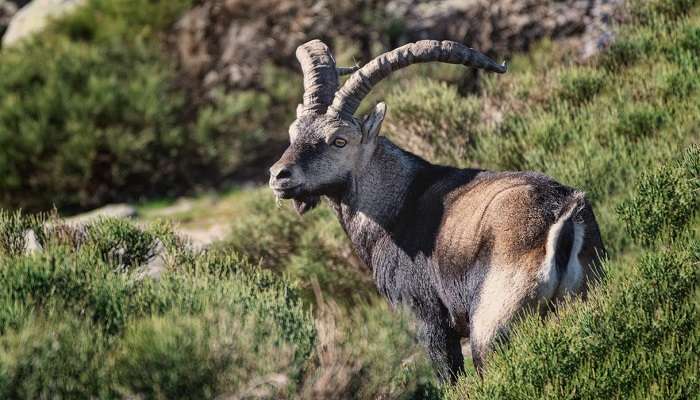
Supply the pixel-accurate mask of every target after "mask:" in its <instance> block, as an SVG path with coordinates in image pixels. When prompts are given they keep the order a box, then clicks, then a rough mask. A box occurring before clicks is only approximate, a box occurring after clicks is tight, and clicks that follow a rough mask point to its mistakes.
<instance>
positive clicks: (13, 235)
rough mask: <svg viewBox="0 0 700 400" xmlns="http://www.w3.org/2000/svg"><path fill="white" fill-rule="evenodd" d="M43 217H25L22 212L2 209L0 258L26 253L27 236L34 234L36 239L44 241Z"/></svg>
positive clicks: (0, 216) (0, 218) (0, 212)
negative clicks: (30, 232)
mask: <svg viewBox="0 0 700 400" xmlns="http://www.w3.org/2000/svg"><path fill="white" fill-rule="evenodd" d="M44 220H45V218H44V217H43V216H25V215H23V214H22V212H21V211H15V212H10V211H6V210H3V209H0V257H2V256H12V255H19V254H21V253H22V252H24V250H25V248H26V246H27V243H26V239H27V238H26V234H27V232H28V231H29V230H31V231H32V232H34V235H36V239H37V240H39V241H42V240H45V239H44V228H43V223H44Z"/></svg>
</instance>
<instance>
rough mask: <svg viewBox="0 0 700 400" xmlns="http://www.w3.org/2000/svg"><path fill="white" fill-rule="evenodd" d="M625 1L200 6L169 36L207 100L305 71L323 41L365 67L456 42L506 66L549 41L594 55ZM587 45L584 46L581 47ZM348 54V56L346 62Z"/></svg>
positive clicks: (303, 1)
mask: <svg viewBox="0 0 700 400" xmlns="http://www.w3.org/2000/svg"><path fill="white" fill-rule="evenodd" d="M621 3H622V0H560V1H549V0H388V1H360V0H337V1H311V0H202V1H201V2H199V3H198V5H197V6H195V7H194V8H192V9H191V10H190V11H188V12H187V13H185V15H183V17H182V18H181V19H180V20H179V22H178V23H177V24H176V26H175V28H174V29H173V31H172V32H171V34H170V35H169V44H170V46H172V47H173V48H174V51H175V52H176V53H177V54H178V56H179V62H180V66H181V72H182V73H183V75H184V77H183V79H182V81H181V82H183V84H184V85H185V86H188V87H189V89H191V90H192V92H193V93H196V94H198V95H202V96H204V97H207V94H208V93H209V92H210V91H211V90H213V88H219V89H220V88H222V87H223V88H228V89H242V88H244V89H247V88H252V89H256V88H257V85H258V82H259V81H260V72H261V70H262V69H261V68H260V66H261V65H263V64H265V63H272V64H274V65H277V66H284V67H288V68H293V69H294V68H298V65H297V62H296V60H295V58H294V50H295V49H296V47H297V46H298V45H300V44H301V43H303V42H305V41H307V40H310V39H313V38H320V39H322V40H325V41H327V42H328V44H329V45H330V46H331V47H332V48H334V50H335V51H336V56H339V55H340V54H338V53H339V52H340V51H347V49H349V48H354V50H355V51H356V54H355V56H356V57H357V60H358V61H360V62H367V61H369V58H370V57H371V56H374V55H376V54H377V52H378V51H379V50H382V49H389V48H394V47H397V46H399V45H401V44H403V43H408V42H413V41H416V40H421V39H438V40H455V41H459V42H462V43H466V44H468V45H469V46H471V47H474V48H477V49H478V50H480V51H482V52H485V53H487V54H490V55H492V56H498V57H504V56H509V55H511V54H512V53H514V52H519V51H526V50H528V49H529V47H530V46H531V45H532V44H533V43H535V42H536V41H538V40H540V39H543V38H552V39H562V38H572V37H575V38H578V41H577V43H575V45H576V46H580V47H582V50H581V51H582V52H584V53H587V55H590V54H591V53H594V52H595V51H596V50H597V49H599V48H600V47H601V46H602V45H604V42H605V41H606V40H608V38H609V37H610V31H611V28H610V25H611V24H610V22H611V20H612V15H613V13H614V10H615V9H617V8H620V7H619V5H620V4H621ZM581 38H586V39H585V40H582V39H581ZM346 54H347V53H346Z"/></svg>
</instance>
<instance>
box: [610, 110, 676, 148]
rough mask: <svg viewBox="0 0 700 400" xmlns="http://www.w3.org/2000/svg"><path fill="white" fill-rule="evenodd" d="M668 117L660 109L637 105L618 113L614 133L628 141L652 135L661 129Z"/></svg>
mask: <svg viewBox="0 0 700 400" xmlns="http://www.w3.org/2000/svg"><path fill="white" fill-rule="evenodd" d="M667 120H668V115H667V114H666V111H665V110H663V109H662V108H660V107H654V106H647V105H638V106H635V107H634V108H632V109H631V110H623V111H622V112H621V113H620V116H619V121H618V124H617V127H616V132H617V133H618V134H619V135H623V136H625V137H627V138H628V139H630V140H637V139H639V138H641V137H644V136H648V135H652V134H654V133H656V132H657V131H658V130H659V129H661V128H662V127H663V126H664V124H665V123H666V121H667Z"/></svg>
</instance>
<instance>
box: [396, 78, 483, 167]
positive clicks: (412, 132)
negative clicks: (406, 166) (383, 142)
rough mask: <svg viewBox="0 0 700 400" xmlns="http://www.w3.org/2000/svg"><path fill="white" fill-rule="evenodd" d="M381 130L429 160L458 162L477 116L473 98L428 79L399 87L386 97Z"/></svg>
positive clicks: (478, 105) (478, 107)
mask: <svg viewBox="0 0 700 400" xmlns="http://www.w3.org/2000/svg"><path fill="white" fill-rule="evenodd" d="M386 100H387V103H388V104H389V111H388V113H387V119H386V122H385V128H384V130H385V131H386V132H388V133H389V136H390V137H392V138H395V139H396V140H397V141H398V142H399V143H400V144H401V145H402V147H404V148H406V149H407V150H409V151H412V152H415V153H417V154H419V155H421V156H423V157H427V158H428V159H429V160H432V161H441V160H444V161H449V162H460V161H461V160H464V158H465V157H466V156H468V155H469V150H470V147H471V145H472V144H473V141H474V138H473V135H474V134H475V132H476V125H477V123H478V122H479V117H480V114H481V102H480V101H479V99H478V98H476V97H461V96H460V95H459V93H457V88H456V87H454V86H451V85H447V84H446V83H444V82H438V81H434V80H430V79H419V80H415V81H411V82H410V83H408V84H402V85H400V86H398V87H396V88H395V89H394V90H392V91H391V92H390V94H389V96H388V97H387V99H386Z"/></svg>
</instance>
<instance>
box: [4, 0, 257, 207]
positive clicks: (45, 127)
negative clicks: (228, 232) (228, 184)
mask: <svg viewBox="0 0 700 400" xmlns="http://www.w3.org/2000/svg"><path fill="white" fill-rule="evenodd" d="M188 3H189V2H188V1H178V2H163V1H161V2H150V1H138V2H123V1H117V0H93V1H92V2H91V3H90V5H89V6H86V7H84V8H81V9H80V10H78V11H76V13H75V14H73V15H70V16H67V17H65V19H62V20H60V21H58V22H56V23H55V24H54V26H52V27H51V28H50V29H48V30H47V31H46V32H43V33H41V34H40V35H39V36H37V37H36V38H34V39H33V40H29V41H28V42H27V43H25V44H23V45H22V46H19V47H17V48H11V49H8V50H4V51H3V54H2V57H1V58H0V147H1V148H2V149H3V151H2V153H1V154H0V205H4V206H6V207H7V206H9V207H23V208H25V209H48V208H50V207H52V206H54V205H55V206H56V207H59V208H64V207H90V206H95V205H98V204H101V203H104V202H107V201H114V200H131V199H136V198H139V197H142V196H152V195H155V194H160V195H163V194H170V193H176V192H182V191H184V190H191V189H192V188H193V187H198V186H202V185H207V184H216V183H218V182H219V181H220V180H221V179H222V178H223V177H226V176H229V175H231V174H232V173H233V172H234V171H236V170H237V169H238V168H240V167H241V166H242V165H244V164H246V163H248V162H250V161H252V160H254V159H255V151H253V150H255V149H257V148H258V147H259V145H260V143H262V141H263V139H265V137H264V135H263V134H262V132H263V131H262V128H261V124H260V122H261V121H264V120H266V119H268V114H267V111H268V103H269V98H270V95H268V94H265V93H257V92H245V91H244V92H230V93H225V94H223V93H222V94H220V95H217V96H215V98H213V99H211V101H209V102H205V103H203V104H202V105H201V106H199V108H197V107H195V105H193V104H191V102H192V101H191V99H189V98H188V96H187V92H186V91H185V90H184V89H183V88H181V87H178V83H177V79H178V76H177V73H176V70H175V66H174V65H173V62H172V61H170V60H169V59H168V58H167V57H166V56H165V55H164V54H163V53H164V52H163V51H162V50H161V49H160V44H159V43H158V42H157V39H158V35H156V34H154V32H153V31H154V30H156V31H157V30H159V29H165V28H167V27H168V26H169V25H170V24H171V23H172V22H173V21H174V20H175V18H176V17H177V16H178V15H179V12H180V11H182V10H183V8H184V7H185V6H186V5H187V4H188Z"/></svg>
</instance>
